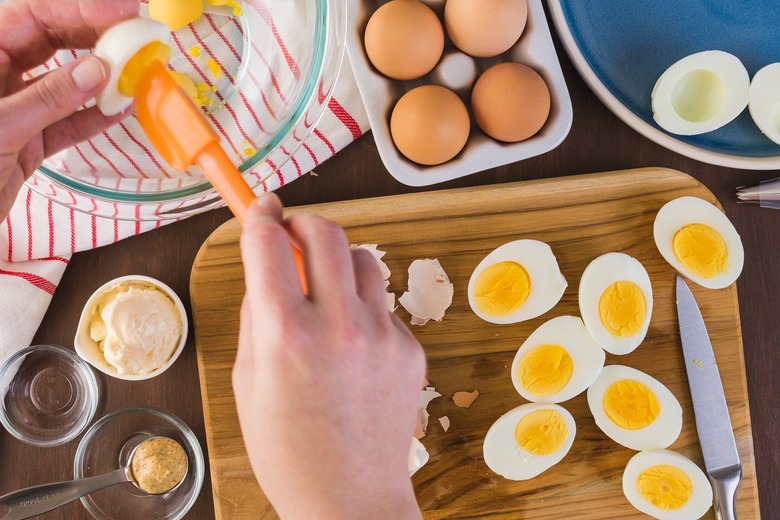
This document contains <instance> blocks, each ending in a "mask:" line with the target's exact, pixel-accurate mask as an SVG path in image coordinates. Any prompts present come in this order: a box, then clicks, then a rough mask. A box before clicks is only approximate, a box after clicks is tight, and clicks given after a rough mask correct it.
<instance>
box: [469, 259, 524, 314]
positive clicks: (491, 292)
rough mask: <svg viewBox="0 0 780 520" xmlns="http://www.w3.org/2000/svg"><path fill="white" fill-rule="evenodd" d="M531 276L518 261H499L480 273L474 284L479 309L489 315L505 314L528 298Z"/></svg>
mask: <svg viewBox="0 0 780 520" xmlns="http://www.w3.org/2000/svg"><path fill="white" fill-rule="evenodd" d="M530 292H531V278H530V277H529V276H528V272H527V271H526V270H525V268H524V267H523V266H522V265H520V264H518V263H517V262H499V263H497V264H494V265H491V266H490V267H488V268H487V269H485V270H484V271H482V272H481V273H480V274H479V277H477V282H476V284H475V285H474V299H475V300H476V304H477V307H478V308H479V310H481V311H482V312H484V313H485V314H487V315H488V316H505V315H507V314H509V313H511V312H514V311H515V310H516V309H517V308H518V307H520V306H521V305H522V304H523V303H525V301H526V300H527V299H528V294H529V293H530Z"/></svg>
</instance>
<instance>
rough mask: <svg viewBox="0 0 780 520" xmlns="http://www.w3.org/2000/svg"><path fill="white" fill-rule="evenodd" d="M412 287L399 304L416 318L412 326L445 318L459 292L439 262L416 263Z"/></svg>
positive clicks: (420, 261)
mask: <svg viewBox="0 0 780 520" xmlns="http://www.w3.org/2000/svg"><path fill="white" fill-rule="evenodd" d="M408 287H409V288H408V290H407V291H406V292H405V293H403V294H402V295H401V297H400V298H399V299H398V303H400V304H401V306H403V308H404V309H406V311H407V312H408V313H409V314H411V315H412V319H411V323H412V325H425V324H426V323H428V321H429V320H436V321H441V320H442V319H443V318H444V313H445V311H446V310H447V309H448V308H449V306H450V305H451V304H452V296H453V294H454V292H455V290H454V287H453V285H452V284H451V283H450V279H449V277H447V273H445V272H444V268H442V266H441V264H440V263H439V261H438V260H437V259H433V260H431V259H425V260H415V261H414V262H412V265H410V266H409V282H408Z"/></svg>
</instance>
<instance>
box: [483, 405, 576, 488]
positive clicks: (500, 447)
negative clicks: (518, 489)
mask: <svg viewBox="0 0 780 520" xmlns="http://www.w3.org/2000/svg"><path fill="white" fill-rule="evenodd" d="M575 432H576V425H575V423H574V418H573V417H572V416H571V414H570V413H569V412H568V411H567V410H566V409H565V408H563V407H562V406H559V405H557V404H543V403H528V404H524V405H521V406H518V407H517V408H515V409H513V410H510V411H509V412H507V413H505V414H504V415H502V416H501V417H499V418H498V420H497V421H496V422H495V423H493V425H492V426H491V427H490V429H489V430H488V432H487V435H486V436H485V442H484V444H483V445H482V452H483V455H484V457H485V464H487V466H488V467H489V468H490V469H491V470H493V471H494V472H495V473H497V474H499V475H501V476H502V477H504V478H506V479H509V480H528V479H530V478H533V477H535V476H537V475H539V474H540V473H542V472H543V471H546V470H548V469H549V468H551V467H552V466H554V465H555V464H557V463H558V462H560V461H561V459H563V457H565V456H566V454H567V453H568V452H569V449H570V448H571V445H572V443H573V442H574V434H575Z"/></svg>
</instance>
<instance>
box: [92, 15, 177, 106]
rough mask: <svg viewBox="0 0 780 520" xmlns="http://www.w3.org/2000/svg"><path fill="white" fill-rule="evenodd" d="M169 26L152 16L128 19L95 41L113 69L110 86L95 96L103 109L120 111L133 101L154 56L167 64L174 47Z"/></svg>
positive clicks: (96, 52)
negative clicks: (168, 41) (170, 45)
mask: <svg viewBox="0 0 780 520" xmlns="http://www.w3.org/2000/svg"><path fill="white" fill-rule="evenodd" d="M170 35H171V31H170V29H169V28H168V26H166V25H164V24H162V23H160V22H156V21H154V20H150V19H148V18H132V19H130V20H125V21H124V22H121V23H119V24H117V25H115V26H113V27H111V28H110V29H108V30H106V32H104V33H103V34H102V35H101V36H100V39H98V41H97V43H96V44H95V51H94V54H95V55H96V56H99V57H100V58H102V59H103V60H105V61H106V62H107V63H108V65H109V67H110V71H111V75H110V77H109V79H108V83H107V84H106V87H105V88H104V89H103V90H102V91H101V92H100V93H98V94H97V96H95V101H96V103H97V106H98V108H99V109H100V111H101V112H102V113H103V114H104V115H107V116H110V115H114V114H118V113H119V112H121V111H123V110H125V109H126V108H127V107H129V106H130V105H131V104H132V103H133V96H134V94H135V89H136V87H137V85H138V83H139V81H140V80H141V77H142V76H143V73H144V72H145V71H146V70H147V68H148V67H149V64H150V63H152V61H154V60H158V61H160V62H162V63H163V64H167V63H168V60H169V59H170V55H171V48H170V47H169V46H168V45H166V44H165V42H166V41H167V40H168V39H169V38H170Z"/></svg>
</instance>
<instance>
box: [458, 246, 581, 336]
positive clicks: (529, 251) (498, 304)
mask: <svg viewBox="0 0 780 520" xmlns="http://www.w3.org/2000/svg"><path fill="white" fill-rule="evenodd" d="M566 286H567V283H566V279H565V278H564V277H563V275H562V274H561V270H560V268H559V267H558V262H557V260H556V259H555V255H554V254H553V252H552V249H551V248H550V246H549V245H547V244H545V243H544V242H540V241H538V240H515V241H514V242H509V243H506V244H504V245H502V246H500V247H498V248H496V249H494V250H493V251H492V252H491V253H489V254H488V255H487V256H486V257H485V258H484V259H483V260H482V261H481V262H480V263H479V264H478V265H477V267H476V269H474V272H473V274H472V275H471V279H470V280H469V287H468V295H469V305H470V306H471V309H472V310H473V311H474V313H475V314H476V315H477V316H479V317H480V318H482V319H483V320H485V321H489V322H491V323H517V322H520V321H524V320H530V319H531V318H535V317H537V316H539V315H540V314H544V313H545V312H547V311H549V310H550V309H552V308H553V307H554V306H555V304H556V303H558V301H559V300H560V299H561V296H563V291H564V290H565V289H566Z"/></svg>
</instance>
